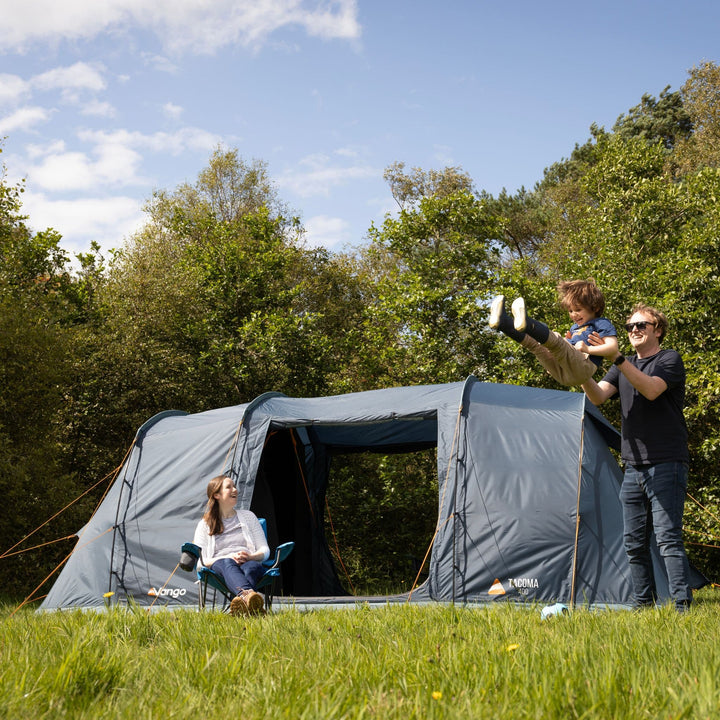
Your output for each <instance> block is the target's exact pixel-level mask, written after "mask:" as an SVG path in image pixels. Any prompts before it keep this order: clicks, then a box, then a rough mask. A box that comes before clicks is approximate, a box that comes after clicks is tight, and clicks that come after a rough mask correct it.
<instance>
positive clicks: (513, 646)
mask: <svg viewBox="0 0 720 720" xmlns="http://www.w3.org/2000/svg"><path fill="white" fill-rule="evenodd" d="M519 647H520V645H519V644H518V643H512V644H510V645H508V646H507V651H508V652H515V650H517V649H518V648H519Z"/></svg>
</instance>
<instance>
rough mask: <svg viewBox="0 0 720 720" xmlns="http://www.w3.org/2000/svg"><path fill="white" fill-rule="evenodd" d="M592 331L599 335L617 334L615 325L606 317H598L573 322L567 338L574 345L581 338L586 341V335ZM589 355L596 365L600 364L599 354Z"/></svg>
mask: <svg viewBox="0 0 720 720" xmlns="http://www.w3.org/2000/svg"><path fill="white" fill-rule="evenodd" d="M594 332H596V333H597V334H598V335H599V336H600V337H611V336H617V330H616V329H615V326H614V325H613V324H612V323H611V322H610V321H609V320H608V319H607V318H604V317H599V318H593V319H592V320H588V321H587V322H586V323H583V324H582V325H578V324H577V323H576V324H574V325H573V326H572V327H571V328H570V337H569V338H568V340H569V342H570V344H571V345H575V343H578V342H580V341H581V340H583V341H584V342H587V339H588V337H589V336H590V335H591V334H592V333H594ZM589 357H590V360H592V361H593V362H594V363H595V364H596V365H597V366H598V367H600V365H602V357H600V356H599V355H590V356H589Z"/></svg>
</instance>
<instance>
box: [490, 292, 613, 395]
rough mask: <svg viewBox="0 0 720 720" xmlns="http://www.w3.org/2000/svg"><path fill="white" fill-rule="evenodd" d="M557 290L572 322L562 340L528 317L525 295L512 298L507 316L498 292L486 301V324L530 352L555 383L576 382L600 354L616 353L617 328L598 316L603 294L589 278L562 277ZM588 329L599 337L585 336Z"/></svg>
mask: <svg viewBox="0 0 720 720" xmlns="http://www.w3.org/2000/svg"><path fill="white" fill-rule="evenodd" d="M557 291H558V297H559V299H560V304H561V305H562V306H563V307H564V308H565V309H566V310H567V311H568V313H569V315H570V319H571V320H572V323H573V324H572V327H571V328H570V330H569V331H568V332H567V335H566V338H567V340H566V339H563V338H562V337H561V336H560V335H559V334H558V333H556V332H551V331H550V329H549V328H548V326H547V325H545V324H543V323H541V322H539V321H538V320H534V319H533V318H531V317H528V315H527V312H526V310H525V300H524V299H523V298H521V297H519V298H517V299H516V300H515V301H514V302H513V304H512V314H513V318H514V320H513V319H511V318H510V316H509V315H508V314H507V313H506V312H505V297H504V296H503V295H498V296H497V297H496V298H495V299H494V300H493V301H492V305H491V307H490V320H489V325H490V327H491V328H493V329H495V330H500V332H502V333H504V334H505V335H507V336H508V337H511V338H512V339H513V340H515V341H516V342H519V343H520V344H521V345H522V346H523V347H524V348H526V349H528V350H529V351H530V352H531V353H533V354H534V355H535V356H536V357H537V358H538V360H539V361H540V363H541V364H542V366H543V367H544V368H545V369H546V370H547V371H548V372H549V373H550V375H552V376H553V377H554V378H555V380H557V381H558V382H559V383H560V384H561V385H582V383H584V382H585V381H586V380H588V379H589V378H591V377H592V376H593V375H594V374H595V371H596V370H597V369H598V367H600V365H601V364H602V357H603V356H610V357H612V356H613V355H616V354H617V352H618V342H617V331H616V330H615V328H614V326H613V324H612V323H611V322H610V321H609V320H608V319H607V318H604V317H602V314H603V312H604V310H605V297H604V295H603V294H602V292H601V291H600V288H599V287H598V286H597V285H596V284H595V281H594V280H592V279H590V280H563V281H562V282H560V283H559V284H558V286H557ZM593 333H597V335H598V336H600V338H601V339H602V343H600V344H590V343H589V342H588V338H589V337H590V335H592V334H593ZM596 342H597V340H596Z"/></svg>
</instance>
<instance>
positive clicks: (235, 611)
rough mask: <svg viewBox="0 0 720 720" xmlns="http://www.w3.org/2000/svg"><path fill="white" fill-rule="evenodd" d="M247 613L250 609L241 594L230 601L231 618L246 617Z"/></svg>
mask: <svg viewBox="0 0 720 720" xmlns="http://www.w3.org/2000/svg"><path fill="white" fill-rule="evenodd" d="M249 612H250V608H249V606H248V604H247V602H246V600H245V595H244V594H242V593H241V594H240V595H238V596H236V597H234V598H233V599H232V600H231V601H230V614H231V615H232V616H234V617H238V616H239V615H248V614H249Z"/></svg>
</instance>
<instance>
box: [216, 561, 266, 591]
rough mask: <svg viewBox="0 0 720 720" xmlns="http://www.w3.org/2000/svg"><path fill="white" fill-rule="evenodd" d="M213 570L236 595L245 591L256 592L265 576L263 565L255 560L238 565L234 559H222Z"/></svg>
mask: <svg viewBox="0 0 720 720" xmlns="http://www.w3.org/2000/svg"><path fill="white" fill-rule="evenodd" d="M212 569H213V570H214V571H215V572H216V573H217V574H218V575H220V577H222V579H223V580H224V582H225V584H226V585H227V586H228V588H230V590H232V591H233V592H234V593H235V594H236V595H239V594H240V593H241V592H242V591H243V590H254V589H255V588H256V587H257V584H258V582H260V578H261V577H262V576H263V575H264V574H265V568H264V567H263V565H262V563H259V562H256V561H255V560H248V561H247V562H244V563H243V564H242V565H238V564H237V563H236V562H235V561H234V560H233V559H232V558H221V559H220V560H216V561H215V562H214V563H213V565H212Z"/></svg>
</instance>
